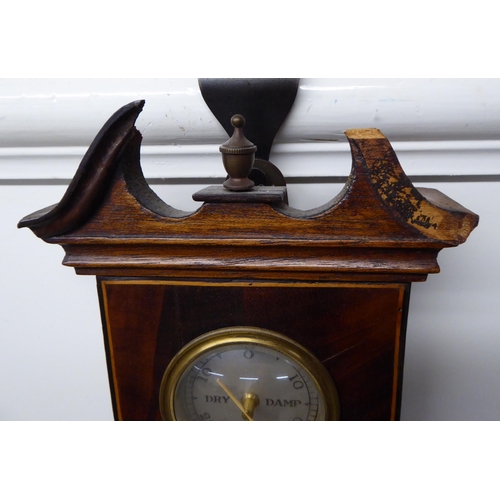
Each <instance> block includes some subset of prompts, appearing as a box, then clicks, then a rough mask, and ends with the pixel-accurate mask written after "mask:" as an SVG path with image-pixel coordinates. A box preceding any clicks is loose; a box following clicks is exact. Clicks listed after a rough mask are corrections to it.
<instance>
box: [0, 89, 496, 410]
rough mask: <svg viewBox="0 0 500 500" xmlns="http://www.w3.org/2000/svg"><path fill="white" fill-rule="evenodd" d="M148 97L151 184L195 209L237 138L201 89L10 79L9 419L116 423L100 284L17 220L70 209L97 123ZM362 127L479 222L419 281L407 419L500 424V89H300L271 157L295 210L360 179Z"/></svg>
mask: <svg viewBox="0 0 500 500" xmlns="http://www.w3.org/2000/svg"><path fill="white" fill-rule="evenodd" d="M139 98H145V99H146V106H145V108H144V111H143V112H142V114H141V115H140V117H139V120H138V122H137V126H138V128H139V129H140V130H141V132H142V133H143V135H144V146H143V151H142V153H143V154H142V163H143V167H144V170H145V172H146V175H147V176H148V177H149V178H150V179H151V182H152V187H153V188H154V189H155V190H156V191H157V192H158V193H159V194H160V196H162V197H163V198H164V199H165V200H166V201H167V202H168V203H169V204H171V205H173V206H175V207H177V208H183V209H192V208H194V207H196V205H197V204H196V203H195V202H193V201H192V200H191V194H192V193H193V192H195V191H196V190H198V189H199V188H201V187H204V186H205V185H206V184H207V179H206V178H207V177H214V178H221V177H222V176H223V175H222V167H221V162H220V155H219V152H218V145H219V144H221V143H222V142H224V141H225V140H226V138H227V136H226V135H225V132H224V131H223V129H222V127H221V126H220V125H219V124H218V122H217V121H216V120H215V119H214V117H213V116H212V115H211V113H210V111H209V110H208V108H207V107H206V106H205V104H204V102H203V100H202V98H201V96H200V93H199V90H198V86H197V81H196V80H195V79H177V80H84V79H76V80H52V79H46V80H15V79H14V80H0V206H1V212H0V214H1V215H0V231H1V232H0V234H1V235H2V236H1V238H2V244H1V246H0V252H1V254H0V255H1V266H2V271H1V276H2V292H1V294H2V296H1V302H0V380H1V381H2V383H1V384H0V419H3V420H63V419H64V420H107V419H112V410H111V402H110V396H109V388H108V381H107V372H106V365H105V357H104V346H103V341H102V331H101V324H100V316H99V307H98V303H97V293H96V286H95V279H94V278H93V277H84V276H76V275H75V273H74V272H73V270H72V269H71V268H65V267H63V266H61V264H60V263H61V260H62V257H63V250H62V249H61V248H60V247H59V246H55V245H48V244H46V243H44V242H43V241H41V240H39V239H38V238H36V237H35V236H34V235H33V234H32V233H31V231H29V230H27V229H23V230H18V229H17V228H16V224H17V222H18V221H19V220H20V219H21V218H22V217H23V216H25V215H27V214H29V213H31V212H33V211H35V210H38V209H40V208H43V207H45V206H47V205H50V204H53V203H56V202H58V201H59V200H60V198H61V197H62V195H63V193H64V191H65V188H66V186H67V183H68V182H69V180H70V179H71V178H72V176H73V175H74V172H75V170H76V168H77V166H78V164H79V161H80V159H81V157H82V156H83V154H84V153H85V151H86V148H87V147H88V145H89V144H90V142H91V140H92V139H93V137H94V136H95V134H96V133H97V131H98V130H99V129H100V127H101V126H102V125H103V124H104V122H105V121H106V120H107V118H108V117H109V116H110V115H111V114H112V113H113V112H114V111H116V110H117V109H118V108H119V107H121V106H122V105H123V104H126V103H127V102H130V101H132V100H136V99H139ZM351 127H358V128H359V127H377V128H380V129H381V130H382V132H383V133H384V134H385V135H386V136H387V137H388V138H389V140H390V141H391V143H392V144H393V147H394V149H395V150H396V152H397V154H398V157H399V159H400V161H401V164H402V166H403V169H404V170H405V172H406V173H407V174H408V175H409V176H410V177H413V178H414V179H415V184H416V185H417V186H420V185H423V186H426V187H434V188H437V189H439V190H441V191H442V192H444V193H445V194H447V195H448V196H450V197H451V198H453V199H455V200H456V201H458V202H459V203H461V204H462V205H464V206H465V207H467V208H469V209H470V210H472V211H474V212H476V213H477V214H479V215H480V217H481V219H480V223H479V227H478V228H477V229H476V230H475V231H474V232H473V233H472V234H471V236H470V238H469V240H468V241H467V242H466V243H465V244H464V245H462V246H460V247H458V248H453V249H445V250H443V251H442V252H441V254H440V258H439V263H440V265H441V273H440V274H438V275H431V276H429V279H428V281H427V282H425V283H417V284H414V285H413V289H412V298H411V306H410V317H409V323H408V334H407V349H406V363H405V372H404V387H403V407H402V419H403V420H498V419H500V384H498V382H497V381H498V380H499V379H500V368H499V366H500V363H499V362H498V360H499V358H500V328H499V324H500V300H499V298H500V292H499V291H498V283H499V282H500V269H499V265H498V264H497V258H496V255H497V253H498V250H497V248H498V244H499V242H500V241H499V240H500V237H499V234H498V233H499V231H498V223H497V220H496V219H495V217H496V216H497V214H498V213H499V209H500V184H499V181H500V81H499V80H473V79H467V80H398V79H391V80H382V79H377V80H336V79H303V80H301V85H300V89H299V94H298V96H297V100H296V103H295V105H294V108H293V109H292V112H291V114H290V116H289V117H288V119H287V120H286V122H285V124H284V126H283V127H282V130H281V131H280V132H279V134H278V136H277V139H276V146H275V148H274V153H273V155H272V157H271V160H272V161H274V163H276V164H277V165H278V167H280V169H281V170H282V171H283V173H284V175H285V177H289V178H290V177H291V178H293V179H294V182H293V183H291V184H289V198H290V204H291V205H292V206H296V207H299V208H308V207H314V206H318V205H320V204H322V203H324V202H326V201H328V200H329V199H331V198H332V197H333V195H334V194H335V193H336V192H337V191H338V190H340V187H341V186H340V185H337V184H328V183H325V182H324V177H325V176H346V175H347V174H348V173H349V170H350V154H349V152H348V147H347V143H346V142H345V140H344V138H343V134H342V132H343V130H345V129H347V128H351ZM422 176H425V182H422V178H421V177H422ZM175 178H177V179H178V180H177V182H180V184H177V183H176V184H172V183H171V179H175ZM301 178H303V179H301ZM320 178H321V179H320ZM165 179H166V180H165ZM169 179H170V181H169ZM179 179H180V180H179ZM200 179H201V180H200ZM169 182H170V184H169Z"/></svg>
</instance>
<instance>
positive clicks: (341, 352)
mask: <svg viewBox="0 0 500 500" xmlns="http://www.w3.org/2000/svg"><path fill="white" fill-rule="evenodd" d="M364 342H365V341H364V340H362V341H361V342H358V343H357V344H354V345H352V346H351V347H348V348H347V349H344V350H343V351H340V352H337V353H336V354H334V355H333V356H330V357H329V358H326V359H324V360H323V363H326V362H327V361H330V360H332V359H333V358H336V357H337V356H340V355H341V354H343V353H344V352H346V351H350V350H351V349H354V348H355V347H358V345H361V344H363V343H364Z"/></svg>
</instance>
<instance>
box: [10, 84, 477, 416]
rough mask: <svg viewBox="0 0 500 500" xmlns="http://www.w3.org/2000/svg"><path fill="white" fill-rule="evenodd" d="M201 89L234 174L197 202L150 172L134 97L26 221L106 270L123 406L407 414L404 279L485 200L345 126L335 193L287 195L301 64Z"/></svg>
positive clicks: (108, 320) (90, 265) (116, 400)
mask: <svg viewBox="0 0 500 500" xmlns="http://www.w3.org/2000/svg"><path fill="white" fill-rule="evenodd" d="M200 88H201V92H202V96H203V98H204V99H205V101H206V103H207V105H208V106H209V108H210V109H211V110H212V112H213V113H214V115H215V116H216V118H217V119H218V120H219V121H220V123H221V124H222V125H223V127H224V128H225V129H226V130H227V131H228V134H229V135H230V136H231V137H230V139H229V140H228V141H227V142H225V143H224V144H223V145H222V146H221V147H220V151H221V153H222V162H221V163H223V164H224V167H225V168H226V172H227V177H226V180H224V181H223V182H221V183H220V184H219V185H217V186H209V187H207V188H205V189H203V190H201V191H198V192H196V193H194V194H193V198H194V199H195V200H197V201H200V202H202V205H201V206H200V208H199V209H198V210H196V211H194V212H192V213H186V212H183V211H180V210H177V209H175V208H174V207H172V206H170V205H169V204H168V203H166V202H165V201H163V200H161V199H160V198H159V197H158V196H157V195H156V194H155V193H154V192H153V191H152V190H151V189H150V187H149V185H148V183H147V182H146V180H145V178H144V176H143V173H142V169H141V165H140V147H141V138H142V137H141V134H140V133H139V131H138V130H137V129H136V128H135V125H134V123H135V120H136V119H137V117H138V115H139V113H140V112H141V110H142V107H143V105H144V101H137V102H133V103H130V104H128V105H126V106H124V107H123V108H121V109H120V110H118V111H117V112H116V113H115V114H114V115H113V116H112V117H111V118H110V119H109V120H108V122H107V123H106V124H105V125H104V126H103V128H102V129H101V131H100V132H99V133H98V134H97V136H96V138H95V140H94V142H93V143H92V144H91V145H90V147H89V150H88V152H87V154H86V155H85V156H84V158H83V160H82V162H81V164H80V167H79V169H78V171H77V173H76V175H75V177H74V179H73V180H72V182H71V184H70V186H69V187H68V190H67V192H66V194H65V195H64V197H63V198H62V199H61V201H60V202H59V203H58V204H57V205H54V206H51V207H48V208H47V209H44V210H40V211H38V212H36V213H34V214H31V215H29V216H27V217H25V218H24V219H23V220H22V221H21V222H20V223H19V226H20V227H29V228H30V229H31V230H32V231H33V232H34V233H35V234H36V235H37V236H38V237H40V238H42V239H43V240H45V241H47V242H48V243H56V244H60V245H61V246H62V247H63V248H64V250H65V254H66V255H65V258H64V264H65V265H67V266H72V267H74V268H75V270H76V272H77V273H78V274H85V275H89V274H90V275H95V276H96V277H97V285H98V294H99V300H100V306H101V314H102V323H103V330H104V340H105V347H106V354H107V363H108V373H109V381H110V389H111V398H112V401H113V409H114V413H115V418H116V419H118V420H161V419H165V420H204V421H214V420H240V421H259V420H292V421H293V420H296V421H307V420H309V421H313V420H337V419H341V420H395V419H398V418H399V415H400V406H401V390H402V373H403V360H404V347H405V332H406V318H407V313H408V307H409V300H410V287H411V283H412V282H415V281H424V280H425V279H426V277H427V275H428V274H429V273H436V272H438V271H439V267H438V264H437V255H438V253H439V252H440V251H441V250H442V249H443V248H446V247H453V246H457V245H459V244H461V243H463V242H464V241H465V240H466V239H467V237H468V235H469V233H470V232H471V231H472V230H473V229H474V227H475V226H476V225H477V223H478V217H477V215H475V214H473V213H472V212H470V211H469V210H467V209H466V208H464V207H462V206H461V205H459V204H458V203H456V202H455V201H453V200H451V199H450V198H448V197H447V196H445V195H444V194H442V193H440V192H439V191H437V190H434V189H424V188H418V189H417V188H416V187H414V186H413V184H412V183H411V181H410V180H409V179H408V177H406V175H405V174H404V172H403V170H402V168H401V166H400V164H399V161H398V158H397V156H396V154H395V152H394V150H393V149H392V147H391V144H390V143H389V141H388V140H387V138H386V137H385V136H384V135H383V134H382V133H381V132H380V131H379V130H377V129H350V130H347V131H346V132H345V134H346V137H347V140H348V142H349V145H350V148H351V152H352V159H353V163H352V170H351V173H350V175H349V177H348V179H347V181H346V184H345V186H344V188H343V190H342V191H341V193H340V194H337V195H333V194H332V200H331V201H330V202H329V203H327V204H325V205H323V206H321V207H318V208H317V209H312V210H307V211H301V210H297V209H294V208H291V207H290V206H289V205H288V201H287V187H286V180H285V177H284V176H283V175H282V173H281V172H280V170H279V169H278V168H277V167H276V166H275V165H274V164H273V163H271V162H270V161H269V153H270V150H271V146H272V142H273V139H274V137H275V134H276V133H277V131H278V129H279V127H280V126H281V124H282V122H283V120H284V119H285V117H286V115H287V113H288V111H289V109H290V107H291V106H292V104H293V102H294V99H295V95H296V93H297V89H298V80H297V79H270V80H269V79H245V80H239V79H230V80H219V79H208V80H200ZM221 170H222V167H221ZM222 171H223V170H222Z"/></svg>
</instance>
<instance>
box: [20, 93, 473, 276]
mask: <svg viewBox="0 0 500 500" xmlns="http://www.w3.org/2000/svg"><path fill="white" fill-rule="evenodd" d="M143 106H144V101H137V102H133V103H130V104H128V105H126V106H124V107H123V108H121V109H120V110H118V111H117V112H116V113H115V114H114V115H113V116H112V117H111V118H110V119H109V120H108V122H107V123H106V124H105V125H104V127H103V128H102V130H101V131H100V132H99V133H98V135H97V136H96V138H95V139H94V141H93V143H92V145H91V146H90V148H89V150H88V152H87V154H86V155H85V156H84V158H83V160H82V162H81V164H80V166H79V168H78V171H77V173H76V175H75V177H74V179H73V180H72V182H71V184H70V186H69V188H68V190H67V192H66V194H65V195H64V197H63V198H62V200H61V201H60V202H59V203H58V204H57V205H53V206H51V207H48V208H46V209H44V210H40V211H38V212H36V213H34V214H32V215H29V216H27V217H25V218H24V219H22V220H21V222H20V223H19V227H29V228H30V229H31V230H32V231H33V232H34V233H35V234H36V235H37V236H39V237H40V238H43V239H44V240H45V241H47V242H49V243H58V244H60V245H62V246H63V247H64V249H65V251H66V257H65V259H64V264H66V265H69V266H73V267H75V268H76V271H77V272H78V273H81V274H96V275H106V276H158V277H169V276H170V277H177V276H184V277H192V278H196V277H206V278H214V277H220V278H231V279H239V278H241V279H245V277H247V276H251V277H252V278H254V279H259V278H262V279H266V278H271V279H297V280H332V279H334V280H341V281H345V280H348V281H363V280H364V281H400V282H406V281H422V280H424V279H425V278H426V275H427V274H428V273H435V272H438V271H439V267H438V265H437V260H436V258H437V254H438V252H439V251H440V250H441V249H442V248H444V247H451V246H456V245H458V244H460V243H463V242H464V241H465V240H466V239H467V237H468V235H469V234H470V232H471V231H472V230H473V229H474V228H475V227H476V225H477V224H478V220H479V218H478V216H477V215H475V214H474V213H472V212H470V211H469V210H467V209H465V208H464V207H462V206H461V205H459V204H458V203H456V202H454V201H453V200H451V199H449V198H448V197H446V196H445V195H443V194H442V193H440V192H439V191H436V190H434V189H416V188H415V187H414V186H413V185H412V183H411V182H410V180H409V179H408V178H407V177H406V175H405V173H404V172H403V170H402V168H401V166H400V164H399V161H398V159H397V157H396V154H395V153H394V151H393V149H392V147H391V145H390V143H389V141H388V140H387V139H386V137H384V135H383V134H382V133H381V132H380V131H379V130H377V129H351V130H347V131H346V132H345V134H346V136H347V139H348V141H349V144H350V147H351V152H352V159H353V164H352V170H351V174H350V176H349V179H348V181H347V183H346V185H345V186H344V188H343V190H342V191H341V193H340V194H338V195H337V196H335V197H334V198H333V199H332V200H331V201H330V202H329V203H327V204H325V205H323V206H321V207H318V208H315V209H313V210H307V211H300V210H296V209H293V208H291V207H289V206H288V205H286V204H285V203H283V201H281V200H282V199H283V193H281V194H279V193H278V194H277V192H272V193H271V194H269V193H270V191H272V189H271V190H269V189H264V190H263V193H266V194H265V195H264V194H262V195H260V194H259V189H257V190H254V191H252V192H250V193H248V194H245V193H239V194H238V196H234V193H229V192H227V193H226V192H225V191H224V190H223V189H222V188H219V187H216V188H210V189H209V190H208V192H209V196H208V198H207V197H206V196H207V194H206V193H207V191H206V190H205V194H203V192H200V193H197V194H195V195H194V197H195V199H201V200H204V201H205V202H204V204H203V205H202V206H201V208H199V209H198V210H197V211H195V212H184V211H180V210H177V209H175V208H173V207H171V206H170V205H168V204H166V203H165V202H164V201H162V200H161V199H159V198H158V196H157V195H156V194H155V193H154V192H153V191H152V190H151V189H150V187H149V186H148V184H147V182H146V180H145V179H144V176H143V173H142V169H141V166H140V146H141V139H142V136H141V134H140V133H139V131H138V130H137V129H136V128H135V125H134V123H135V120H136V119H137V117H138V115H139V113H140V112H141V110H142V108H143ZM279 189H281V190H282V189H283V188H279ZM204 196H205V198H203V197H204ZM230 197H232V198H230Z"/></svg>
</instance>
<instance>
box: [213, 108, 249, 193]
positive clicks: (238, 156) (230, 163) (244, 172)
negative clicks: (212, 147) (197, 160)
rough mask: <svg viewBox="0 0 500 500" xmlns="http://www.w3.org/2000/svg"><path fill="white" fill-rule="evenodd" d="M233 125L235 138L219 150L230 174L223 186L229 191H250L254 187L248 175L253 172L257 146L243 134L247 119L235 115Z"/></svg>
mask: <svg viewBox="0 0 500 500" xmlns="http://www.w3.org/2000/svg"><path fill="white" fill-rule="evenodd" d="M231 124H232V126H233V127H234V132H233V136H232V137H231V139H229V141H227V142H225V143H224V144H223V145H222V146H221V147H220V148H219V151H220V152H221V153H222V163H223V164H224V168H225V169H226V172H227V173H228V174H229V179H227V180H226V181H225V182H224V184H223V186H224V187H225V188H226V189H229V191H249V190H250V189H252V188H253V186H254V182H253V181H252V180H250V179H249V178H248V174H249V173H250V171H251V170H252V165H253V162H254V159H255V152H256V151H257V146H255V145H254V144H252V143H251V142H250V141H249V140H248V139H247V138H246V137H245V135H244V134H243V126H244V125H245V118H244V117H243V116H242V115H234V116H233V117H232V118H231Z"/></svg>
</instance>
